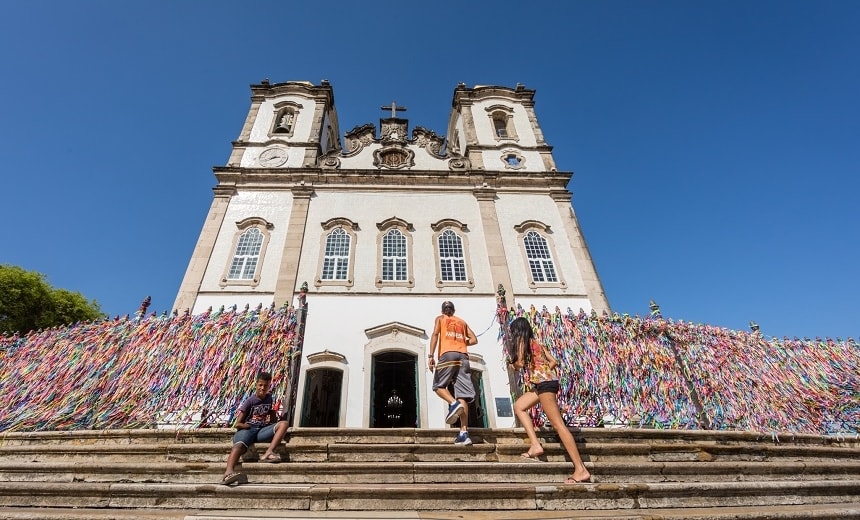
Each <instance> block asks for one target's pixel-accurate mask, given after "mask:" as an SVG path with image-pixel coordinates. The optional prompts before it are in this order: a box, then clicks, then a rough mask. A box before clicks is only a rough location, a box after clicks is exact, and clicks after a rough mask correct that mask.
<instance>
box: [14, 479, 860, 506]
mask: <svg viewBox="0 0 860 520" xmlns="http://www.w3.org/2000/svg"><path fill="white" fill-rule="evenodd" d="M858 496H860V480H841V481H832V480H823V481H815V480H813V481H797V480H784V481H768V482H706V483H700V482H682V483H678V482H666V483H662V482H661V483H647V484H644V483H632V484H569V485H568V484H542V485H535V484H485V483H475V482H468V483H458V484H420V485H416V484H331V485H302V484H295V485H283V484H282V485H273V484H245V485H240V486H222V485H219V484H149V483H89V482H75V483H54V482H12V483H9V482H0V507H51V508H75V507H83V508H113V509H137V508H142V509H165V510H179V509H186V510H187V509H200V510H208V509H248V510H259V509H262V510H272V509H275V510H293V511H295V510H303V511H376V510H384V511H403V510H426V511H444V510H448V511H454V510H456V511H469V510H495V511H511V510H537V509H541V510H549V511H557V510H577V511H579V510H595V509H651V508H693V507H726V506H742V507H772V506H783V505H793V504H800V503H803V504H807V505H813V504H845V505H850V506H856V505H857V504H858V500H857V497H858ZM799 497H802V500H801V499H800V498H799Z"/></svg>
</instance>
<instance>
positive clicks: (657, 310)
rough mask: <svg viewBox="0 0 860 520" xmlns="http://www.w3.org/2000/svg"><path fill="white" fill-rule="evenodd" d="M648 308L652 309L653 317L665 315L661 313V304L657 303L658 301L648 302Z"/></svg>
mask: <svg viewBox="0 0 860 520" xmlns="http://www.w3.org/2000/svg"><path fill="white" fill-rule="evenodd" d="M648 308H649V309H651V317H652V318H662V317H663V315H662V314H660V306H659V305H657V302H655V301H654V300H651V301H650V302H648Z"/></svg>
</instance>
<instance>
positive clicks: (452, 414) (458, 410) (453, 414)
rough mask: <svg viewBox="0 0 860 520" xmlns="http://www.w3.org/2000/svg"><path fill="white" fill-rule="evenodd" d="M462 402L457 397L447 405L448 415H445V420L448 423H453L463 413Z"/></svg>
mask: <svg viewBox="0 0 860 520" xmlns="http://www.w3.org/2000/svg"><path fill="white" fill-rule="evenodd" d="M464 411H465V410H464V409H463V403H461V402H460V400H459V399H455V400H454V402H453V403H451V404H450V405H449V406H448V415H447V417H445V422H446V423H448V424H454V423H455V422H457V419H459V418H460V416H461V415H463V412H464Z"/></svg>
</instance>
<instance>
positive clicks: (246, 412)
mask: <svg viewBox="0 0 860 520" xmlns="http://www.w3.org/2000/svg"><path fill="white" fill-rule="evenodd" d="M271 386H272V375H271V374H269V373H268V372H260V373H259V374H257V379H256V382H255V384H254V387H255V391H254V394H253V395H251V396H250V397H248V398H247V399H245V400H244V401H242V404H241V405H240V406H239V410H238V411H237V413H236V422H235V423H234V426H235V427H236V433H235V434H234V435H233V448H232V449H231V450H230V455H229V456H228V457H227V468H226V469H225V470H224V478H223V479H221V483H222V484H224V485H230V484H233V483H234V482H240V483H242V482H247V481H248V477H247V476H246V475H245V474H244V473H239V472H237V471H236V467H235V466H236V464H238V462H239V457H241V456H242V454H244V453H245V452H246V451H248V448H249V447H250V446H252V445H253V444H254V443H255V442H269V441H271V444H270V445H269V449H267V450H266V454H265V455H264V456H263V458H262V459H261V460H263V461H265V462H278V461H279V459H278V458H276V457H275V456H274V454H273V453H272V451H273V450H274V448H275V447H277V445H278V443H280V441H281V439H283V438H284V435H285V434H286V433H287V423H286V421H279V420H278V417H277V413H276V412H275V410H274V408H273V399H272V393H271V392H270V391H269V390H270V388H271ZM276 440H277V442H275V441H276Z"/></svg>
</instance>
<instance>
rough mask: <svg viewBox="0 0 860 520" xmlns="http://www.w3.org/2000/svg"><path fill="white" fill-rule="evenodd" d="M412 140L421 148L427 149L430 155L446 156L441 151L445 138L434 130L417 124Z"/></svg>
mask: <svg viewBox="0 0 860 520" xmlns="http://www.w3.org/2000/svg"><path fill="white" fill-rule="evenodd" d="M412 142H413V143H415V144H416V145H418V146H420V147H421V148H424V149H426V150H427V151H428V152H429V153H430V155H433V156H435V157H444V156H443V155H442V153H441V151H442V145H443V144H444V143H445V140H444V139H443V138H441V137H439V136H438V135H436V132H434V131H432V130H428V129H426V128H424V127H421V126H416V127H415V128H414V129H413V130H412Z"/></svg>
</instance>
